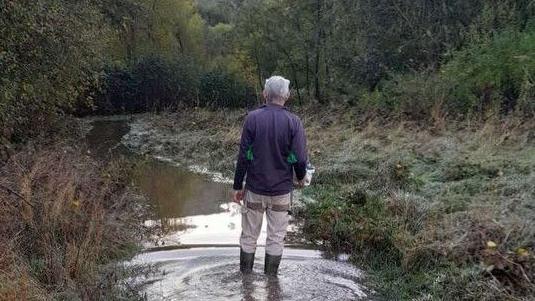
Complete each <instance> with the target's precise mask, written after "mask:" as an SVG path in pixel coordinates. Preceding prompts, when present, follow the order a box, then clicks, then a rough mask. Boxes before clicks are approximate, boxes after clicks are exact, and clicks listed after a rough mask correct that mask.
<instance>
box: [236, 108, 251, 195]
mask: <svg viewBox="0 0 535 301" xmlns="http://www.w3.org/2000/svg"><path fill="white" fill-rule="evenodd" d="M253 140H254V123H253V121H252V117H251V116H250V115H249V116H247V118H246V119H245V123H244V124H243V130H242V133H241V140H240V150H239V153H238V160H237V162H236V172H235V173H234V185H232V187H233V188H234V190H242V189H243V180H244V178H245V174H246V173H247V167H248V165H249V160H248V158H247V156H248V152H250V151H251V147H252V144H253Z"/></svg>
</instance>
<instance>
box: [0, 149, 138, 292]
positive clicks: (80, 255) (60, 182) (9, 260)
mask: <svg viewBox="0 0 535 301" xmlns="http://www.w3.org/2000/svg"><path fill="white" fill-rule="evenodd" d="M127 177H128V170H127V169H124V168H122V167H121V165H119V164H114V163H110V164H101V163H98V162H95V161H94V160H93V159H91V158H89V157H87V156H86V155H84V154H82V152H81V151H79V150H77V149H74V148H71V147H65V146H54V147H48V148H46V149H44V150H39V151H37V152H32V151H28V150H26V151H21V152H20V153H18V154H15V155H14V156H12V157H11V159H10V160H9V161H8V163H7V164H6V165H5V166H3V167H2V168H0V221H1V222H0V245H1V246H3V248H5V250H4V251H3V252H1V254H2V255H0V278H1V279H2V280H3V281H0V282H1V283H2V284H0V299H3V300H29V299H32V300H33V299H40V298H41V299H48V298H49V297H50V296H55V298H60V299H61V298H67V299H70V298H74V297H76V298H77V299H78V298H79V299H83V300H100V299H106V297H105V296H106V295H107V294H110V293H111V292H109V291H104V290H103V287H104V286H103V285H102V283H101V281H102V279H101V278H100V277H101V274H100V272H101V270H102V267H103V265H105V264H108V263H110V262H113V261H114V260H117V259H120V258H122V257H123V256H124V255H126V254H128V251H129V250H130V251H131V250H133V249H134V248H135V244H136V243H137V242H139V240H140V238H141V237H143V234H144V233H143V232H144V231H145V230H144V228H143V226H142V221H143V219H144V217H143V215H144V214H145V212H146V208H145V207H144V205H143V203H142V201H141V199H140V198H139V197H137V196H136V195H135V194H133V193H132V191H131V189H130V188H129V187H128V186H127V185H125V183H127V181H126V180H127V179H128V178H127ZM116 281H117V280H116ZM117 283H118V282H117ZM117 283H116V284H117Z"/></svg>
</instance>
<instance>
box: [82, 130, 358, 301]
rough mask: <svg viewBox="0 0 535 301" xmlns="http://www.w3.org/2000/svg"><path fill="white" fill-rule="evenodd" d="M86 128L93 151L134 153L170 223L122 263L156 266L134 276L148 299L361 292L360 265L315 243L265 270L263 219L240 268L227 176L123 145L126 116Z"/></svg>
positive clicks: (145, 188)
mask: <svg viewBox="0 0 535 301" xmlns="http://www.w3.org/2000/svg"><path fill="white" fill-rule="evenodd" d="M91 125H92V129H91V130H90V132H89V133H88V134H87V136H86V141H87V143H88V145H89V147H90V150H91V152H92V153H93V154H94V155H96V156H99V157H106V158H109V157H110V156H117V155H119V154H122V155H126V156H129V157H131V158H133V159H135V160H139V168H138V171H137V172H136V176H135V178H134V179H132V180H133V182H134V183H135V184H136V185H137V186H138V188H139V189H140V190H141V191H142V192H143V193H144V194H145V195H146V196H147V197H148V198H149V200H150V201H151V202H153V203H154V205H155V208H156V210H157V218H156V219H155V220H150V221H146V223H147V224H148V225H151V224H155V223H156V224H159V225H163V226H164V228H166V229H167V230H168V231H167V233H165V234H164V235H162V236H161V237H159V238H158V240H157V241H156V242H147V243H146V245H145V247H146V250H145V251H144V252H142V253H140V254H139V255H137V256H136V257H135V258H133V259H132V261H131V262H129V263H128V264H154V265H155V266H157V267H158V273H156V275H152V276H150V277H149V278H142V279H134V280H133V281H136V282H143V283H144V284H145V294H146V296H147V299H148V300H361V299H367V296H366V293H365V291H366V290H365V289H364V288H363V287H362V286H361V284H360V283H361V282H362V275H361V271H360V270H358V269H356V268H355V267H354V266H352V265H351V264H349V263H346V262H337V261H333V260H328V259H324V258H322V256H321V252H319V251H316V250H307V249H299V248H295V247H292V248H290V247H288V248H286V249H285V251H284V255H283V260H282V262H281V267H280V269H279V277H278V278H270V277H266V276H264V275H263V273H262V271H263V260H264V249H263V244H264V242H265V236H266V227H265V226H266V225H265V221H264V224H263V228H262V232H261V235H260V238H259V248H258V249H257V252H256V254H257V256H256V260H255V267H254V273H253V274H252V275H248V276H242V275H241V273H240V272H239V247H238V239H239V235H240V232H241V214H240V208H239V206H238V205H237V204H233V203H230V202H229V198H230V191H231V185H230V184H229V182H228V180H225V179H224V178H222V177H217V179H219V180H218V181H214V177H211V176H209V175H206V174H201V173H196V172H193V171H192V170H199V168H196V167H189V166H180V165H178V164H176V163H174V162H172V161H171V160H167V159H166V158H158V159H157V158H150V157H147V156H143V155H140V154H136V153H135V152H134V151H132V150H128V149H127V148H126V147H125V146H124V144H123V142H124V139H125V137H126V136H125V135H126V134H127V133H129V131H130V127H129V125H128V121H127V120H126V119H122V120H121V119H119V120H95V121H93V122H92V123H91Z"/></svg>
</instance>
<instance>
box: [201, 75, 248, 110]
mask: <svg viewBox="0 0 535 301" xmlns="http://www.w3.org/2000/svg"><path fill="white" fill-rule="evenodd" d="M199 96H200V105H201V106H210V107H244V106H247V105H249V104H251V103H253V102H254V101H255V100H254V94H253V91H252V89H251V88H250V87H248V86H247V85H246V84H245V83H244V82H243V81H241V80H240V79H238V78H237V77H236V76H235V75H233V74H230V73H228V72H226V71H224V70H221V69H216V70H212V71H209V72H207V73H205V74H204V75H203V76H202V77H201V81H200V88H199Z"/></svg>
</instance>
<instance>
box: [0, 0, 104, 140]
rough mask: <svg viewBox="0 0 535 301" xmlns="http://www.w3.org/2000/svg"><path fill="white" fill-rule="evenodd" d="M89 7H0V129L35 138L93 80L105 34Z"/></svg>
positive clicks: (25, 3) (53, 0) (51, 3)
mask: <svg viewBox="0 0 535 301" xmlns="http://www.w3.org/2000/svg"><path fill="white" fill-rule="evenodd" d="M101 21H102V19H101V16H100V14H99V13H98V9H97V8H96V7H95V5H94V4H93V3H92V2H76V3H75V2H72V3H70V4H68V5H67V4H65V3H64V2H63V1H59V0H44V1H33V0H22V1H1V2H0V125H2V128H3V129H4V131H8V132H9V133H7V134H6V133H3V134H4V135H5V136H8V137H7V138H8V139H13V140H22V139H25V138H26V137H28V136H35V135H37V134H39V131H40V130H42V129H43V128H46V127H47V126H48V123H49V122H50V121H51V120H53V119H54V118H55V117H58V116H61V114H62V113H63V112H65V111H70V110H71V109H72V108H73V106H74V105H75V104H76V102H77V100H80V99H82V100H83V101H88V100H89V99H87V97H86V96H87V90H88V88H89V87H91V86H92V85H93V84H94V83H95V82H96V80H97V79H98V70H100V62H101V59H102V58H103V56H104V54H103V51H102V50H103V49H105V46H104V44H105V37H106V35H107V34H108V32H107V31H106V27H105V26H101V25H100V24H101Z"/></svg>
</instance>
